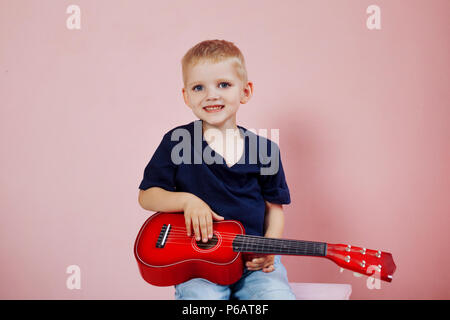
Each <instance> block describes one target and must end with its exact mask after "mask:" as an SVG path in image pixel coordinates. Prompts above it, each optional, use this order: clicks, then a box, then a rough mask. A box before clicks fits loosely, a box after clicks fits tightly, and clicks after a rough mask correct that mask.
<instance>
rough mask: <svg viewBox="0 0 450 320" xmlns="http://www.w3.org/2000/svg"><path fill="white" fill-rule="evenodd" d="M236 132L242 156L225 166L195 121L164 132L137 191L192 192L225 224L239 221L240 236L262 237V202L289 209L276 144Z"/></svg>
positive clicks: (284, 180) (251, 134)
mask: <svg viewBox="0 0 450 320" xmlns="http://www.w3.org/2000/svg"><path fill="white" fill-rule="evenodd" d="M238 128H239V129H240V131H241V135H242V136H243V137H244V153H243V155H242V157H241V159H240V160H239V161H238V162H237V163H235V164H234V165H232V166H231V167H228V165H227V164H226V162H225V160H224V159H223V158H222V156H221V155H220V154H219V153H216V152H214V150H213V149H212V148H211V147H210V146H209V145H208V143H207V142H206V140H205V139H204V137H203V132H202V121H201V120H196V121H193V122H191V123H189V124H187V125H183V126H179V127H176V128H174V129H172V130H170V131H169V132H167V133H166V134H165V135H164V137H163V139H162V141H161V143H160V144H159V146H158V148H157V149H156V151H155V153H154V154H153V157H152V158H151V160H150V162H149V163H148V165H147V166H146V168H145V170H144V177H143V179H142V182H141V184H140V185H139V189H141V190H147V189H148V188H151V187H160V188H162V189H165V190H167V191H177V192H189V193H192V194H194V195H196V196H197V197H199V198H200V199H202V200H203V201H205V202H206V203H207V204H208V205H209V206H210V207H211V209H212V210H213V211H214V212H216V213H217V214H219V215H221V216H223V217H224V218H225V219H227V220H228V219H233V220H238V221H240V222H241V223H242V224H243V225H244V228H245V232H246V234H249V235H258V236H262V235H264V234H263V232H264V216H265V202H264V200H266V201H268V202H271V203H276V204H289V203H290V202H291V200H290V195H289V188H288V186H287V183H286V178H285V175H284V171H283V166H282V163H281V157H280V152H279V148H278V145H277V144H276V143H274V142H272V141H271V140H270V139H266V138H264V137H262V136H259V135H256V134H255V133H253V132H251V131H250V130H247V129H245V128H243V127H241V126H238ZM272 154H273V156H272Z"/></svg>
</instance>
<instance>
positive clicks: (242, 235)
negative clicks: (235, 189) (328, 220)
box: [169, 229, 323, 244]
mask: <svg viewBox="0 0 450 320" xmlns="http://www.w3.org/2000/svg"><path fill="white" fill-rule="evenodd" d="M183 230H186V229H183ZM180 231H181V230H180ZM180 231H178V230H177V229H175V230H172V229H171V231H170V233H169V234H170V235H172V234H176V235H180V236H187V233H186V232H185V231H181V232H180ZM219 233H220V235H221V236H222V237H232V238H234V237H243V238H255V239H264V240H275V241H292V242H294V241H295V242H297V241H298V242H304V243H312V244H314V243H320V244H322V243H323V242H317V241H305V240H295V239H282V238H268V237H263V236H255V235H247V234H239V233H232V232H222V231H220V232H219Z"/></svg>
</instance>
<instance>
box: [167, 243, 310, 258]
mask: <svg viewBox="0 0 450 320" xmlns="http://www.w3.org/2000/svg"><path fill="white" fill-rule="evenodd" d="M168 243H170V244H176V245H185V246H191V245H192V243H191V242H187V241H186V242H178V241H175V242H174V241H171V242H168ZM214 247H215V245H214V246H212V247H211V248H206V249H203V250H210V249H212V248H214ZM220 247H221V248H222V247H224V248H235V247H236V246H233V245H227V244H221V245H220ZM277 249H279V248H277V247H272V248H270V247H269V248H264V249H263V248H262V247H260V248H253V247H252V248H246V247H245V246H243V247H242V248H239V251H238V252H248V253H252V252H253V253H265V254H270V253H274V254H277V253H280V252H279V250H277ZM283 249H285V248H283ZM291 249H292V248H291ZM293 249H294V251H293V252H290V251H291V250H289V251H288V252H287V253H286V254H290V253H292V254H298V255H312V254H315V253H314V252H312V251H311V252H308V251H307V252H304V251H301V250H298V248H293ZM295 249H297V250H295ZM258 250H262V251H261V252H258ZM300 251H301V252H300ZM302 253H303V254H302ZM308 253H310V254H308Z"/></svg>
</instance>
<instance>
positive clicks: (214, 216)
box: [211, 211, 225, 220]
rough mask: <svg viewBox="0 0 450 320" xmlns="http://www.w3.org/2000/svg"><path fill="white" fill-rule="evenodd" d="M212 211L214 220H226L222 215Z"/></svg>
mask: <svg viewBox="0 0 450 320" xmlns="http://www.w3.org/2000/svg"><path fill="white" fill-rule="evenodd" d="M211 213H212V217H213V219H214V220H224V219H225V218H224V217H222V216H219V215H218V214H217V213H215V212H214V211H211Z"/></svg>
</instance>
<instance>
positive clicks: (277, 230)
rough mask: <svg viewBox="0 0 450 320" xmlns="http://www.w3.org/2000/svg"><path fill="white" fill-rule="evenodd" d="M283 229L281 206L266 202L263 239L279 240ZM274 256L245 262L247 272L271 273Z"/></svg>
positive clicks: (265, 256)
mask: <svg viewBox="0 0 450 320" xmlns="http://www.w3.org/2000/svg"><path fill="white" fill-rule="evenodd" d="M283 229H284V213H283V206H282V205H281V204H274V203H270V202H267V201H266V215H265V219H264V237H267V238H281V237H282V235H283ZM274 258H275V255H264V256H262V257H258V258H253V259H252V260H251V261H247V262H246V266H247V268H248V269H249V270H260V269H262V271H263V272H272V271H273V270H275V268H274V266H273V262H274Z"/></svg>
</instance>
